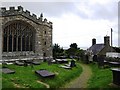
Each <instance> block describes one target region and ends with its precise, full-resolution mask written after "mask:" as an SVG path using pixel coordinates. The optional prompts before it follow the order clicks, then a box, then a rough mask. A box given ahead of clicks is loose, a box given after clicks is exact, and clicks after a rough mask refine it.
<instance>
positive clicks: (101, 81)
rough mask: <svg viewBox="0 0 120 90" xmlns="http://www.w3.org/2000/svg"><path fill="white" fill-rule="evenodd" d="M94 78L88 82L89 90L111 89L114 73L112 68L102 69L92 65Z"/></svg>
mask: <svg viewBox="0 0 120 90" xmlns="http://www.w3.org/2000/svg"><path fill="white" fill-rule="evenodd" d="M90 67H91V69H92V76H91V78H90V79H89V81H88V84H89V85H88V88H110V87H111V86H110V83H112V71H111V70H110V68H104V69H100V68H98V65H97V64H90Z"/></svg>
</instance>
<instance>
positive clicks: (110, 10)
mask: <svg viewBox="0 0 120 90" xmlns="http://www.w3.org/2000/svg"><path fill="white" fill-rule="evenodd" d="M84 6H85V7H87V10H89V11H90V13H89V14H86V13H85V12H84V11H82V10H78V11H77V13H78V15H79V16H80V17H83V18H85V19H107V20H114V19H116V18H117V16H118V3H117V2H109V3H107V4H100V3H95V4H91V3H89V2H88V3H86V2H85V3H84Z"/></svg>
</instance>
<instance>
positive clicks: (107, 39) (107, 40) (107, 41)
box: [104, 36, 110, 46]
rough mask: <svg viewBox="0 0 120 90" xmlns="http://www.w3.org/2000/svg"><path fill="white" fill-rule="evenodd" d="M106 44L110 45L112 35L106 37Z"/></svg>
mask: <svg viewBox="0 0 120 90" xmlns="http://www.w3.org/2000/svg"><path fill="white" fill-rule="evenodd" d="M104 45H107V46H109V45H110V37H109V36H105V37H104Z"/></svg>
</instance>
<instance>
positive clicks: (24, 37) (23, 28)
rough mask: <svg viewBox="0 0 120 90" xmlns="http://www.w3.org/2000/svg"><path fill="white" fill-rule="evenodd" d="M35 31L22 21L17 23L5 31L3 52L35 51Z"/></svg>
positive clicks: (13, 23)
mask: <svg viewBox="0 0 120 90" xmlns="http://www.w3.org/2000/svg"><path fill="white" fill-rule="evenodd" d="M34 34H35V32H34V30H33V28H32V26H30V25H29V24H27V23H24V22H22V21H15V22H12V23H11V24H9V25H7V26H6V27H5V28H4V30H3V52H15V51H33V46H34Z"/></svg>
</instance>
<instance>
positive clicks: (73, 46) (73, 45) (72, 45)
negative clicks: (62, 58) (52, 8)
mask: <svg viewBox="0 0 120 90" xmlns="http://www.w3.org/2000/svg"><path fill="white" fill-rule="evenodd" d="M70 48H74V49H78V48H77V44H76V43H72V44H71V45H70Z"/></svg>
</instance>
